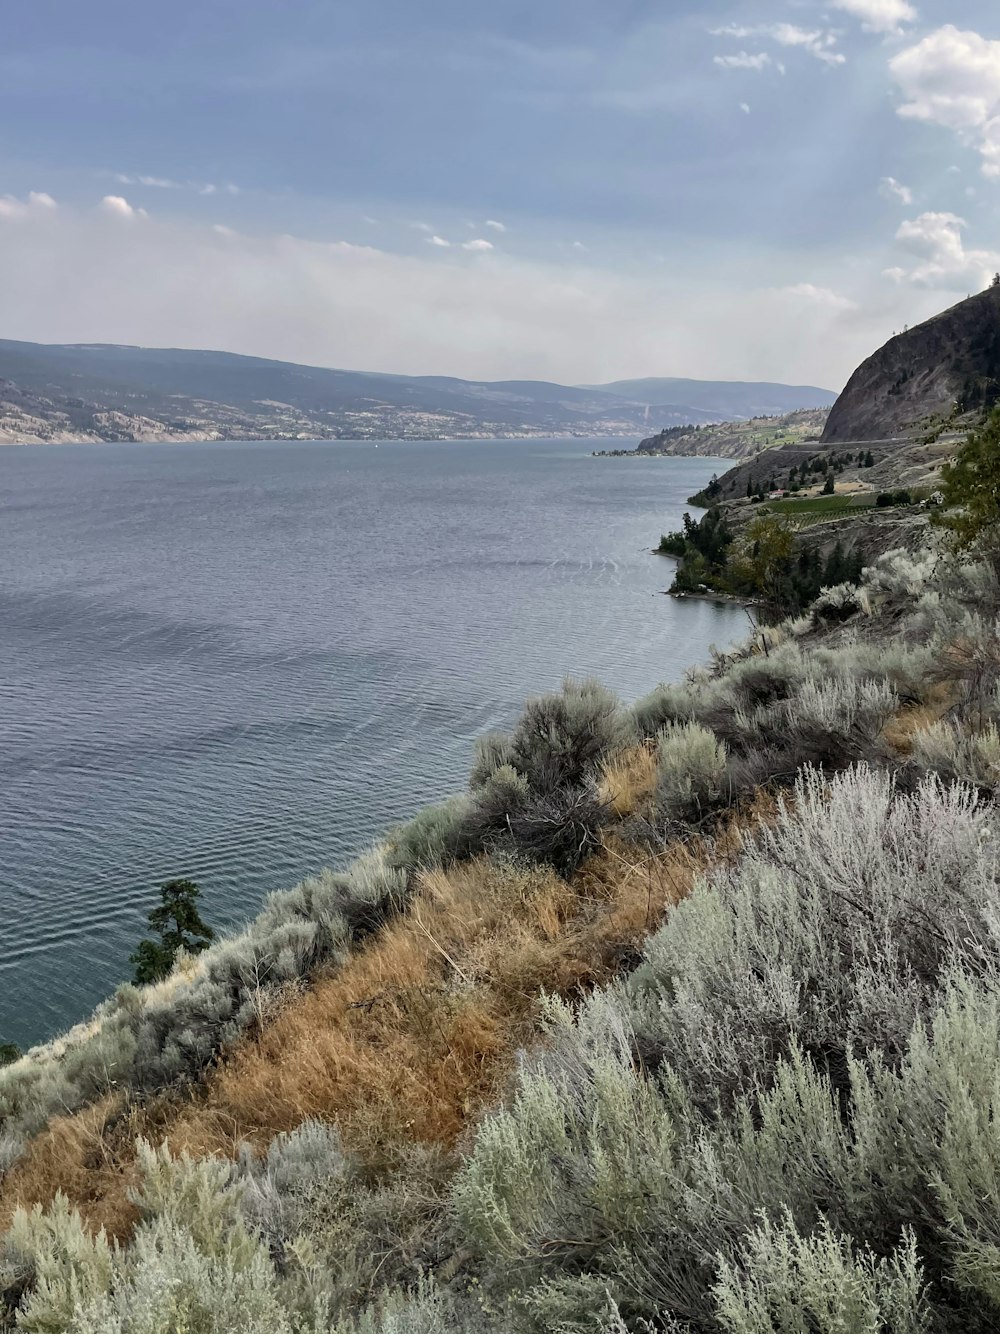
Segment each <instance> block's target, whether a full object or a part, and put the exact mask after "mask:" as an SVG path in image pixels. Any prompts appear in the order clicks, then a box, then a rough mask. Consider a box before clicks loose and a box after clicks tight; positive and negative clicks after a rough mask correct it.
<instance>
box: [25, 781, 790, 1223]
mask: <svg viewBox="0 0 1000 1334" xmlns="http://www.w3.org/2000/svg"><path fill="white" fill-rule="evenodd" d="M633 772H634V773H635V774H637V775H641V767H640V764H639V762H636V763H635V765H634V768H633ZM641 781H642V780H641V777H637V778H636V779H635V781H634V782H632V783H631V786H630V787H629V790H630V791H631V792H634V793H640V792H641V791H642V787H641ZM637 799H639V798H637ZM773 810H774V808H773V803H771V802H770V801H769V800H768V799H765V798H761V800H760V801H759V802H758V803H757V804H756V806H755V807H753V808H752V809H750V810H749V811H747V812H745V813H744V814H743V815H741V816H740V817H734V819H733V821H732V822H731V824H730V825H729V826H728V827H727V828H726V829H724V830H723V831H721V832H720V833H718V834H717V835H716V837H715V838H714V840H713V841H712V843H711V844H709V843H706V842H702V841H700V840H699V841H695V842H692V843H689V844H681V843H674V844H671V845H669V846H668V847H667V848H665V849H664V850H662V851H658V852H655V853H642V852H640V851H639V850H637V849H636V847H635V846H634V845H631V844H627V843H625V842H623V841H621V840H619V839H617V838H616V837H614V836H613V835H609V836H608V837H606V839H605V841H604V845H603V847H602V849H601V851H600V852H599V853H598V854H597V855H596V856H595V857H593V858H591V859H590V861H588V862H587V863H586V865H585V866H584V867H583V868H581V871H580V872H579V873H578V874H577V876H576V877H575V878H574V881H573V883H572V884H568V883H566V882H565V881H564V880H561V879H560V878H559V877H558V876H556V875H555V874H554V873H552V872H551V871H545V870H540V869H524V868H522V867H514V866H507V865H504V864H502V863H501V864H496V863H493V862H490V861H489V860H487V859H485V858H483V859H479V860H476V861H473V862H469V863H465V864H462V865H459V866H456V867H452V868H450V869H449V870H448V871H447V872H446V871H443V870H435V871H430V872H428V873H426V874H425V875H424V876H423V878H422V881H421V884H420V886H419V889H418V892H417V894H416V896H415V898H414V900H413V904H412V908H411V910H410V912H409V913H408V914H407V915H406V916H405V917H402V918H400V919H398V920H397V921H395V922H392V923H390V924H388V925H387V926H386V927H384V928H383V929H382V931H381V932H379V934H378V935H377V936H375V937H373V938H372V940H371V941H369V942H368V943H367V945H366V946H365V947H364V948H362V949H360V950H358V951H357V952H356V953H355V954H354V955H352V957H351V958H350V959H349V960H348V961H347V963H346V964H345V965H344V966H343V967H341V968H340V969H339V970H338V971H337V972H336V973H335V974H334V975H332V976H329V977H325V978H324V977H321V978H319V979H317V980H316V981H315V982H314V985H313V986H312V987H311V989H310V990H308V991H307V992H305V993H299V994H297V995H295V996H294V997H293V998H292V999H290V1000H289V1002H288V1003H287V1005H286V1006H285V1008H284V1009H283V1010H282V1011H281V1012H279V1013H278V1014H277V1015H276V1016H275V1017H274V1018H273V1019H272V1020H271V1022H270V1023H269V1024H268V1025H267V1026H266V1027H265V1029H264V1030H263V1032H261V1033H258V1034H255V1035H253V1036H249V1037H247V1038H245V1039H243V1040H242V1041H241V1042H239V1043H238V1044H237V1045H236V1046H235V1047H234V1048H233V1049H232V1050H231V1051H230V1052H229V1053H228V1054H227V1056H226V1058H225V1059H224V1060H223V1061H222V1062H221V1063H220V1065H219V1066H218V1067H217V1068H216V1069H214V1070H213V1071H212V1072H210V1073H209V1075H208V1076H207V1077H206V1079H205V1081H204V1083H203V1084H202V1085H200V1086H197V1087H195V1088H192V1089H190V1090H188V1091H187V1093H186V1094H185V1095H183V1096H181V1095H177V1094H174V1095H164V1096H163V1097H161V1098H159V1099H153V1100H152V1101H150V1102H148V1103H146V1104H142V1105H138V1104H137V1105H133V1106H130V1107H125V1106H123V1105H122V1102H121V1100H120V1099H119V1098H117V1097H113V1098H108V1099H105V1100H104V1101H103V1102H102V1103H100V1104H96V1105H95V1106H92V1107H89V1108H86V1109H84V1110H83V1111H81V1112H79V1113H77V1114H75V1115H73V1116H66V1117H60V1118H57V1119H55V1120H54V1121H52V1123H51V1124H50V1125H49V1126H48V1127H47V1129H46V1130H45V1131H44V1132H43V1133H42V1134H41V1135H39V1136H37V1137H36V1138H35V1140H33V1141H32V1143H31V1144H30V1145H29V1146H28V1149H27V1151H26V1153H25V1155H24V1157H23V1158H22V1160H21V1161H20V1163H19V1164H18V1165H17V1167H16V1168H15V1169H14V1170H13V1171H12V1172H11V1173H10V1174H9V1175H8V1177H7V1178H6V1179H5V1180H4V1182H3V1183H2V1185H0V1225H2V1224H3V1223H5V1222H6V1221H7V1220H8V1219H9V1217H10V1215H11V1213H12V1212H13V1209H14V1207H15V1206H16V1205H17V1204H18V1203H23V1204H32V1203H35V1202H36V1201H40V1202H42V1203H46V1202H48V1201H50V1200H51V1199H52V1198H53V1196H54V1195H55V1192H56V1190H61V1191H62V1192H63V1193H64V1194H65V1195H67V1196H68V1198H69V1199H70V1201H71V1203H72V1204H74V1205H75V1206H76V1207H78V1208H79V1209H80V1210H81V1212H82V1213H83V1215H84V1217H85V1218H86V1220H87V1221H88V1223H89V1225H90V1226H92V1227H94V1228H95V1229H96V1228H98V1227H101V1226H103V1227H106V1228H107V1230H108V1232H109V1233H110V1234H112V1235H114V1236H119V1237H121V1236H125V1235H127V1233H128V1231H129V1229H130V1228H131V1226H132V1224H133V1222H134V1217H135V1214H134V1210H133V1208H132V1206H131V1204H130V1203H129V1201H128V1189H129V1187H130V1186H132V1185H133V1184H134V1182H135V1161H134V1143H135V1139H136V1137H137V1136H139V1135H142V1136H144V1137H145V1138H147V1139H149V1140H152V1141H153V1142H157V1143H158V1142H161V1141H162V1140H163V1139H166V1140H167V1141H168V1142H169V1144H170V1146H171V1148H172V1149H173V1151H174V1152H176V1153H180V1152H182V1151H187V1152H190V1153H192V1154H200V1155H201V1154H220V1155H223V1156H226V1157H232V1156H234V1155H235V1153H236V1151H237V1146H238V1145H239V1144H240V1143H241V1142H250V1143H252V1144H255V1145H257V1146H258V1147H261V1148H263V1146H264V1145H266V1144H267V1143H268V1142H269V1141H270V1139H271V1138H272V1137H273V1136H274V1135H275V1134H276V1133H277V1132H279V1131H282V1130H291V1129H293V1128H294V1127H296V1126H297V1125H299V1124H301V1122H302V1121H303V1120H306V1119H307V1118H318V1119H321V1120H324V1121H327V1122H331V1123H335V1124H336V1125H338V1127H339V1128H340V1130H341V1133H342V1135H343V1137H344V1141H345V1143H346V1145H347V1146H348V1147H349V1148H350V1149H352V1150H354V1151H355V1152H357V1153H358V1154H360V1155H361V1156H362V1158H363V1160H364V1161H365V1162H366V1163H367V1165H368V1167H369V1169H370V1170H371V1172H372V1173H374V1174H376V1175H378V1174H380V1173H381V1172H382V1171H384V1170H389V1169H391V1167H392V1165H393V1164H394V1163H395V1162H397V1161H398V1160H399V1157H400V1154H401V1153H405V1149H406V1146H407V1145H408V1144H412V1143H413V1142H420V1143H424V1144H429V1145H439V1146H443V1147H445V1148H448V1147H450V1146H453V1145H454V1144H455V1143H456V1141H457V1140H458V1139H459V1137H460V1136H461V1134H462V1132H463V1130H464V1129H465V1128H466V1127H467V1126H468V1125H469V1124H470V1122H471V1121H472V1120H473V1119H474V1118H475V1117H476V1116H477V1115H478V1114H479V1112H480V1111H481V1109H482V1108H483V1106H484V1105H486V1104H488V1103H489V1102H491V1101H493V1100H495V1099H496V1098H497V1097H498V1096H499V1094H500V1092H501V1090H502V1088H503V1086H504V1084H505V1082H506V1080H507V1079H508V1077H509V1075H510V1072H511V1070H512V1068H513V1064H514V1059H515V1053H516V1052H517V1050H518V1048H520V1047H523V1046H524V1045H526V1044H528V1043H530V1042H531V1041H532V1040H533V1039H534V1037H535V1036H536V1035H537V1019H538V1014H539V1007H538V1001H539V996H540V994H541V992H542V991H543V990H544V991H546V992H549V993H553V992H554V993H557V994H560V995H563V996H567V997H572V996H574V995H579V994H580V993H581V992H583V991H585V990H588V989H590V988H592V987H594V986H596V985H599V984H600V983H602V982H605V981H607V980H608V979H609V978H610V977H611V976H613V975H614V974H615V973H616V972H618V971H620V970H621V969H622V968H623V967H627V966H630V965H631V964H633V963H634V962H635V960H636V958H637V953H638V950H639V948H640V946H641V943H642V941H643V940H644V939H645V937H646V936H647V935H648V934H649V932H650V931H651V930H652V929H654V928H655V926H656V925H657V923H658V922H659V921H660V919H661V918H662V916H663V914H664V912H665V911H666V910H667V909H668V908H669V907H670V905H672V904H674V903H676V902H678V901H679V900H680V899H681V898H682V897H683V896H684V895H685V894H687V893H688V892H689V890H690V888H691V885H692V883H693V881H694V878H695V876H696V875H697V874H698V872H699V871H701V870H704V869H705V867H706V866H707V865H708V864H709V863H711V862H712V861H714V860H717V859H719V858H722V857H726V856H730V855H732V854H734V853H735V852H736V851H737V849H738V845H739V838H740V831H741V829H745V828H747V827H748V826H749V825H752V824H753V823H755V822H757V821H759V820H761V819H769V818H770V817H771V816H772V815H773Z"/></svg>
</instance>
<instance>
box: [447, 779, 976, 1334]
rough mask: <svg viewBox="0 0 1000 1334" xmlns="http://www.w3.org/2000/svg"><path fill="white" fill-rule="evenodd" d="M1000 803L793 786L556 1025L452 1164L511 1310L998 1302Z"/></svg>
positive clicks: (968, 1325) (773, 1312) (737, 1311)
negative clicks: (759, 830)
mask: <svg viewBox="0 0 1000 1334" xmlns="http://www.w3.org/2000/svg"><path fill="white" fill-rule="evenodd" d="M998 834H1000V830H998V826H997V820H996V815H995V811H994V809H992V808H984V807H981V806H980V805H979V804H978V803H977V800H976V798H975V796H974V795H973V794H972V793H971V792H969V791H967V790H964V789H956V788H951V789H947V788H944V787H942V786H941V785H940V783H939V782H937V780H928V781H927V782H926V783H925V784H923V785H922V786H921V787H920V788H919V789H918V790H917V792H915V793H914V794H913V795H912V796H909V797H906V796H902V795H900V794H899V793H897V792H896V791H895V790H894V787H893V784H892V782H891V780H890V779H889V778H888V777H887V776H885V775H884V774H878V773H876V772H874V771H871V770H867V769H858V770H852V771H850V772H849V773H847V774H845V775H843V776H841V777H839V778H837V779H835V780H834V781H833V783H832V784H831V785H830V789H829V792H828V793H825V792H824V787H823V784H822V783H821V781H820V779H819V778H818V776H816V775H813V776H807V777H806V778H804V779H803V780H802V782H801V784H800V786H799V787H798V789H797V790H796V792H795V799H794V804H793V806H792V807H791V808H790V809H789V810H788V811H787V812H786V813H785V814H784V816H783V817H782V818H781V819H780V820H779V822H778V824H777V826H776V827H775V828H774V829H773V830H771V831H767V832H765V833H763V834H762V835H761V836H760V837H759V838H758V839H756V840H754V841H748V843H747V845H746V848H745V850H744V855H743V857H742V858H741V860H740V861H739V862H738V863H737V864H736V865H735V866H734V867H732V868H730V869H727V870H724V871H720V872H718V873H717V874H715V875H713V876H710V877H709V878H707V879H706V880H704V881H703V882H702V883H701V884H700V885H699V886H698V888H697V889H696V891H695V893H694V895H693V896H692V897H691V898H690V899H688V900H687V901H686V902H684V903H683V904H682V905H681V906H680V907H679V908H678V909H677V910H675V912H674V913H673V914H672V916H671V918H670V919H669V920H668V922H667V924H666V925H665V926H664V927H663V928H662V929H661V930H660V931H659V932H658V933H657V934H656V935H655V936H654V937H653V938H652V939H651V940H650V942H649V945H648V946H647V949H646V957H645V960H644V962H643V964H642V965H641V967H640V968H639V970H638V971H637V972H636V973H635V974H634V975H633V976H632V977H631V978H629V979H628V980H627V981H626V982H625V983H623V984H622V985H619V986H616V987H614V988H612V989H611V990H610V991H607V992H603V993H600V994H598V995H596V996H595V997H594V998H593V999H591V1000H590V1001H589V1002H587V1003H586V1004H585V1005H584V1007H583V1008H582V1010H581V1011H580V1012H579V1014H577V1015H576V1016H574V1015H573V1014H572V1013H571V1012H570V1011H569V1010H568V1009H566V1008H565V1007H558V1008H556V1009H554V1012H553V1014H552V1015H551V1018H550V1043H549V1046H548V1049H547V1050H545V1051H544V1052H542V1053H541V1054H539V1055H538V1056H536V1057H535V1058H533V1059H531V1060H529V1061H527V1062H526V1064H525V1066H524V1069H523V1070H522V1073H521V1076H520V1080H519V1086H518V1090H517V1093H516V1096H515V1097H514V1099H513V1101H512V1102H511V1103H510V1105H509V1106H508V1107H506V1108H504V1109H501V1110H500V1111H499V1112H497V1113H495V1114H494V1115H492V1116H491V1117H489V1118H488V1119H487V1120H486V1122H485V1123H484V1124H483V1126H482V1127H481V1129H480V1132H479V1135H478V1138H477V1142H476V1145H475V1148H474V1150H473V1152H472V1154H471V1156H470V1158H469V1160H468V1162H467V1163H466V1165H465V1166H464V1167H463V1169H462V1170H461V1172H460V1174H459V1178H458V1182H457V1185H456V1189H455V1202H456V1203H455V1207H456V1210H457V1214H458V1218H459V1222H460V1226H461V1228H462V1232H463V1235H467V1236H469V1237H471V1238H472V1239H473V1240H474V1243H475V1246H476V1249H477V1253H478V1255H479V1256H480V1257H481V1263H482V1264H483V1266H484V1270H485V1272H486V1273H487V1274H488V1276H489V1282H490V1283H491V1284H492V1285H493V1287H494V1289H495V1300H496V1301H497V1302H498V1303H506V1307H505V1309H507V1310H508V1311H509V1312H510V1315H509V1319H510V1320H511V1328H516V1329H523V1330H526V1331H527V1330H538V1329H544V1330H551V1331H556V1330H563V1329H587V1328H592V1327H593V1326H591V1325H588V1323H587V1321H588V1311H590V1310H592V1309H593V1306H594V1301H595V1296H596V1295H597V1294H599V1293H602V1292H607V1293H609V1294H610V1295H611V1297H612V1299H613V1300H614V1302H615V1305H616V1307H617V1309H618V1311H619V1313H620V1315H621V1317H622V1319H623V1320H624V1324H625V1327H626V1328H627V1329H640V1328H642V1327H643V1326H642V1323H641V1322H642V1321H644V1320H645V1321H651V1322H652V1324H653V1327H654V1328H657V1329H663V1328H675V1327H676V1326H675V1324H673V1323H671V1322H677V1321H681V1322H685V1323H684V1328H686V1329H689V1330H692V1331H713V1332H714V1331H719V1330H726V1331H732V1334H751V1331H753V1334H758V1332H760V1334H763V1331H767V1330H772V1329H778V1330H789V1331H793V1330H794V1331H801V1330H829V1331H830V1332H831V1334H832V1332H833V1331H834V1330H844V1331H846V1330H852V1331H853V1330H855V1329H859V1330H860V1329H872V1330H886V1331H889V1330H928V1331H929V1330H947V1329H950V1328H953V1327H954V1328H955V1329H959V1328H961V1329H970V1330H977V1331H978V1330H983V1331H985V1330H987V1329H993V1328H995V1325H996V1321H997V1319H998V1317H1000V1286H998V1275H1000V1262H998V1259H997V1256H998V1250H997V1247H996V1238H997V1236H998V1235H1000V1233H998V1229H1000V1206H998V1205H997V1203H996V1201H997V1198H998V1196H997V1193H996V1188H997V1184H998V1180H997V1174H998V1173H1000V1154H998V1152H997V1148H996V1142H995V1137H994V1130H993V1125H994V1122H993V1117H994V1114H995V1098H996V1092H995V1090H996V1087H997V1080H998V1078H1000V935H998V932H997V918H996V907H997V891H998V883H997V874H998V866H997V847H998V844H997V839H998Z"/></svg>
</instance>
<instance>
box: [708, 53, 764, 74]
mask: <svg viewBox="0 0 1000 1334" xmlns="http://www.w3.org/2000/svg"><path fill="white" fill-rule="evenodd" d="M713 62H714V64H716V65H718V66H719V68H720V69H752V70H758V71H759V70H764V69H767V67H768V65H773V64H774V61H773V60H772V59H771V57H770V56H769V55H768V54H767V52H766V51H756V52H754V53H753V54H751V53H750V52H749V51H740V52H739V53H738V54H737V55H735V56H714V57H713Z"/></svg>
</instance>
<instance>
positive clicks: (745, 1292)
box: [0, 548, 1000, 1334]
mask: <svg viewBox="0 0 1000 1334" xmlns="http://www.w3.org/2000/svg"><path fill="white" fill-rule="evenodd" d="M998 612H1000V586H998V584H997V581H996V578H995V577H994V575H993V574H992V572H991V570H990V569H989V568H988V567H987V566H986V565H984V564H982V563H979V564H976V565H965V566H963V565H962V564H960V563H958V562H956V561H954V560H951V559H949V558H948V557H947V556H946V554H945V553H944V551H943V550H942V551H936V550H932V549H929V548H928V549H926V550H923V551H921V552H920V553H919V554H918V555H917V556H912V557H911V556H906V555H904V554H901V553H898V552H894V553H890V554H888V555H886V556H884V557H883V558H882V559H881V560H879V561H878V562H876V563H875V565H874V567H873V568H872V569H871V570H870V571H869V573H868V574H867V575H866V577H865V579H864V582H863V586H862V587H860V588H854V589H847V590H845V589H840V590H831V592H830V593H828V594H826V595H824V596H823V597H822V598H820V599H819V600H818V601H817V603H816V604H815V606H814V607H813V608H812V610H811V611H810V613H809V614H808V615H807V616H804V617H799V618H796V619H795V620H790V621H786V622H785V623H783V624H782V625H780V626H775V627H772V628H770V629H768V630H766V631H755V632H754V633H753V634H752V635H751V637H750V638H749V639H748V640H747V641H746V643H744V644H742V645H739V646H736V647H734V648H733V649H732V650H731V651H730V652H728V653H726V654H720V655H717V656H716V658H715V659H714V661H713V662H712V663H711V664H709V665H707V666H706V667H705V668H704V669H702V670H700V671H697V672H694V673H692V675H691V677H690V678H689V679H688V680H687V681H685V682H679V683H667V684H664V685H662V686H659V687H657V688H656V689H655V690H654V691H653V692H652V693H651V694H650V695H649V696H648V697H647V698H646V699H644V700H642V701H641V702H640V703H639V704H638V705H637V706H636V707H635V708H634V709H631V710H627V709H624V708H623V707H622V706H621V705H620V704H619V703H618V702H617V701H616V700H615V699H614V697H613V696H612V695H610V694H609V693H608V692H607V691H604V690H602V689H600V688H599V687H596V686H593V685H585V686H573V685H567V686H566V687H565V688H564V689H563V690H562V691H561V692H559V693H558V694H555V695H550V696H546V697H543V698H541V699H537V700H534V701H531V702H530V703H529V704H528V706H527V707H526V710H525V713H524V716H523V718H522V719H521V721H520V722H519V724H518V725H517V726H516V728H515V729H514V731H513V733H512V734H510V735H500V734H494V735H491V736H488V737H485V738H483V740H482V742H481V743H480V745H479V746H478V748H477V753H476V757H475V762H474V764H473V769H472V774H471V776H470V787H469V791H468V792H467V793H465V794H464V795H462V796H460V797H457V798H455V799H454V800H452V801H451V802H448V803H446V804H444V805H443V806H440V807H436V808H433V809H431V810H428V811H425V812H423V813H422V814H421V815H420V816H418V817H417V818H416V819H415V820H414V821H412V822H411V823H410V824H408V825H406V826H404V827H402V828H400V829H397V830H396V831H394V832H393V833H391V834H390V835H389V837H388V838H387V840H386V842H385V843H384V844H383V845H381V846H380V847H379V848H377V849H375V850H373V852H372V853H370V854H368V855H367V856H365V857H363V858H362V859H361V860H360V861H358V862H356V863H355V864H353V865H352V866H351V867H349V868H346V869H345V870H343V871H341V872H337V873H329V872H328V873H324V874H323V875H320V876H316V877H313V878H311V879H310V880H307V881H306V882H304V883H303V884H302V885H300V886H298V887H297V888H296V889H294V890H291V891H289V892H288V893H286V894H280V895H275V896H273V897H272V899H271V900H270V901H269V902H268V904H267V906H266V908H265V910H264V912H263V913H262V914H261V916H260V917H259V918H258V919H257V921H256V922H255V923H253V924H252V926H251V927H249V928H248V929H247V930H246V931H245V932H244V933H242V934H240V935H239V936H237V937H235V938H233V939H227V940H223V941H220V942H218V943H217V944H215V945H213V946H212V947H211V948H210V949H209V950H208V951H207V952H206V953H205V954H202V955H199V956H197V958H193V959H192V958H187V959H181V960H179V961H178V965H177V967H176V968H175V970H174V972H173V973H172V974H171V975H170V976H169V977H167V978H166V979H165V980H163V981H162V982H159V983H156V984H153V985H151V986H148V987H138V988H137V987H129V986H126V987H122V988H121V989H120V990H119V992H118V993H117V994H116V996H115V997H114V998H113V999H112V1000H110V1001H109V1002H107V1004H106V1005H104V1006H102V1007H101V1008H100V1010H99V1011H98V1012H97V1014H96V1015H95V1016H93V1018H92V1019H91V1020H90V1021H89V1022H88V1023H87V1024H86V1025H81V1027H80V1028H78V1029H77V1030H75V1031H74V1032H73V1033H70V1034H68V1035H67V1036H66V1037H65V1038H64V1039H62V1040H60V1041H58V1042H55V1043H52V1044H50V1045H48V1046H47V1047H44V1048H39V1049H36V1050H35V1051H33V1052H31V1053H29V1054H28V1055H26V1056H25V1057H24V1058H22V1059H20V1060H17V1061H15V1062H14V1063H13V1064H10V1065H8V1066H7V1067H5V1068H4V1069H2V1070H0V1229H2V1228H6V1229H7V1230H6V1233H5V1234H4V1235H3V1236H2V1237H0V1327H8V1328H11V1329H17V1330H24V1331H29V1332H33V1334H39V1332H42V1331H44V1334H175V1332H176V1331H181V1330H190V1331H199V1332H200V1334H568V1331H573V1332H574V1334H649V1332H650V1331H673V1330H680V1329H684V1330H685V1331H686V1334H763V1332H764V1331H769V1332H772V1331H773V1334H795V1332H796V1331H802V1330H810V1331H813V1330H815V1331H817V1332H818V1331H829V1332H831V1334H832V1331H834V1330H839V1331H851V1332H852V1334H853V1331H855V1330H858V1331H860V1330H870V1331H872V1334H904V1332H905V1334H950V1331H953V1330H954V1331H957V1330H959V1329H961V1330H965V1331H971V1334H989V1332H991V1331H993V1330H994V1329H995V1328H996V1325H997V1320H998V1318H1000V1265H998V1262H997V1254H996V1245H995V1239H996V1237H997V1236H998V1235H1000V1207H998V1205H997V1192H996V1189H995V1181H996V1170H997V1169H996V1145H995V1134H994V1121H995V1089H996V1084H997V1079H998V1078H1000V1040H998V1034H1000V1001H998V991H997V987H996V978H997V976H998V975H1000V947H998V942H997V933H996V920H997V913H998V911H1000V880H998V863H997V856H996V850H997V847H998V844H1000V818H998V814H997V805H996V795H997V788H998V782H1000V733H998V731H997V724H998V722H1000V693H998V685H1000V641H998V639H997V614H998ZM157 1146H160V1147H157Z"/></svg>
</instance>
